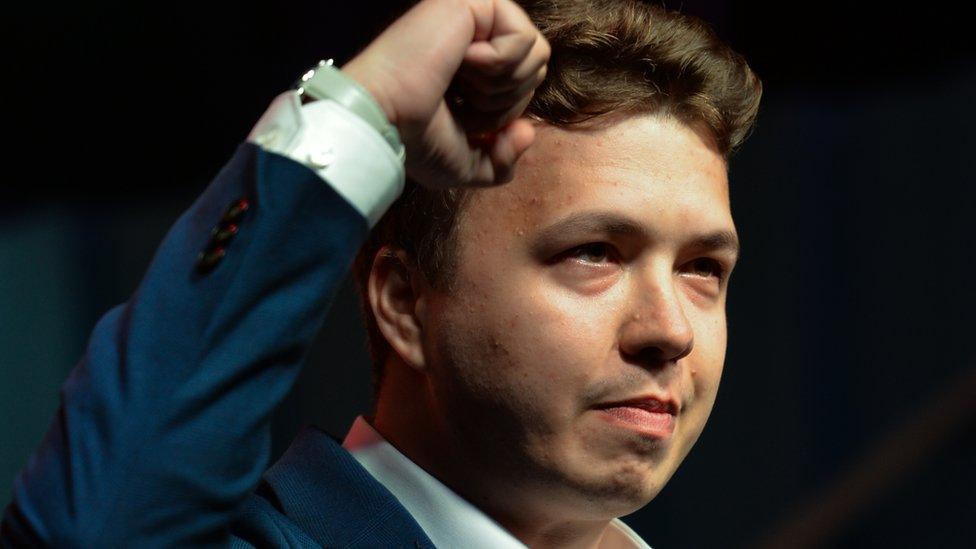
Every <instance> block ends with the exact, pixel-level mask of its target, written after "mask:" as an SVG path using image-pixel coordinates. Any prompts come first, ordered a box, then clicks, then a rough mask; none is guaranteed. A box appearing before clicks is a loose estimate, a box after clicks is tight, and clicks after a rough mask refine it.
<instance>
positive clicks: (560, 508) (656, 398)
mask: <svg viewBox="0 0 976 549" xmlns="http://www.w3.org/2000/svg"><path fill="white" fill-rule="evenodd" d="M615 120H617V121H616V122H614V123H613V124H610V125H608V126H606V127H603V128H602V129H592V130H584V131H580V130H578V129H577V130H562V129H557V128H554V127H552V126H547V125H542V126H538V127H537V136H536V141H535V144H534V145H533V146H532V147H531V148H530V149H529V151H528V152H527V153H526V154H525V156H523V158H521V159H520V160H519V164H518V171H517V177H516V179H515V180H514V181H512V182H511V183H509V184H506V185H502V186H499V187H494V188H490V189H483V190H480V191H478V192H477V193H475V195H474V196H473V197H472V198H471V200H470V202H469V203H468V204H467V206H466V207H465V209H464V211H463V214H462V216H461V219H460V220H459V226H458V231H459V232H458V241H459V245H458V246H459V249H458V269H457V272H456V279H455V286H454V289H453V290H452V291H450V292H437V293H434V294H432V295H429V296H428V297H427V298H426V300H425V303H424V305H423V306H424V307H425V308H426V313H425V314H424V318H425V322H426V324H425V326H424V330H423V338H424V339H423V348H424V355H425V361H426V363H427V373H428V374H427V375H428V377H429V382H430V388H431V391H432V393H433V395H434V398H433V399H432V401H433V406H435V407H436V408H437V410H436V415H437V417H439V418H441V419H440V420H441V421H443V425H442V426H441V429H440V430H441V431H442V434H441V436H443V437H444V439H445V440H444V443H445V444H447V445H449V446H450V447H452V448H454V451H455V452H457V453H458V454H456V457H458V458H459V459H462V460H464V461H465V462H466V463H465V464H463V467H464V468H466V469H467V470H469V471H471V472H472V474H473V475H475V476H478V477H480V479H479V478H472V479H471V482H473V483H475V484H477V483H479V482H486V483H491V484H492V485H493V486H494V487H495V488H497V489H500V490H503V493H504V494H507V497H508V498H509V499H508V502H507V503H504V504H503V506H505V505H507V506H509V507H511V504H512V503H513V502H514V501H516V500H517V501H519V502H524V503H525V505H527V506H528V507H533V506H536V507H537V506H538V505H543V506H544V507H543V508H544V509H547V510H549V511H551V512H552V513H553V514H554V515H562V516H565V514H566V513H572V514H573V515H574V516H587V517H592V518H594V519H602V518H607V517H613V516H620V515H623V514H626V513H629V512H632V511H634V510H636V509H638V508H640V507H641V506H643V505H645V504H646V503H647V502H648V501H650V500H651V499H652V498H653V497H654V496H655V495H656V494H657V493H658V492H659V491H660V489H661V488H662V487H663V486H664V484H665V483H666V482H667V481H668V479H669V478H670V477H671V475H672V474H673V473H674V471H675V470H676V469H677V467H678V465H679V464H680V463H681V461H682V459H684V457H685V455H686V454H687V453H688V451H689V450H690V449H691V447H692V445H693V444H694V443H695V441H696V440H697V439H698V436H699V434H700V433H701V431H702V428H703V427H704V425H705V421H706V419H707V418H708V415H709V412H710V411H711V409H712V404H713V403H714V401H715V394H716V391H717V389H718V384H719V378H720V377H721V373H722V364H723V361H724V357H725V347H726V322H725V299H726V287H727V284H726V278H725V277H726V276H727V273H728V272H729V271H730V270H731V268H732V266H733V265H734V263H735V258H736V250H735V228H734V225H733V223H732V216H731V213H730V210H729V196H728V183H727V178H726V166H725V163H724V161H723V159H722V157H721V155H720V154H719V153H718V152H717V151H716V149H714V148H713V147H712V146H711V145H710V141H708V139H707V138H704V137H703V134H699V133H696V132H695V131H693V130H692V129H690V128H689V127H688V126H686V125H683V124H681V123H679V122H676V121H674V120H671V119H665V118H661V117H658V116H651V115H639V116H623V117H618V118H616V119H615ZM482 492H483V491H482ZM475 503H476V504H482V505H484V506H487V507H492V506H493V505H492V502H475Z"/></svg>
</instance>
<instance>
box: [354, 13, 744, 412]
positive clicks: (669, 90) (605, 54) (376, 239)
mask: <svg viewBox="0 0 976 549" xmlns="http://www.w3.org/2000/svg"><path fill="white" fill-rule="evenodd" d="M519 3H520V4H521V5H522V7H523V8H524V9H525V10H526V12H527V13H528V14H529V17H530V18H531V19H532V21H533V22H534V23H535V25H536V26H537V27H538V28H539V30H540V31H542V34H543V35H544V36H545V37H546V39H547V40H548V41H549V45H550V46H551V47H552V54H551V57H550V60H549V65H548V71H547V74H546V80H545V81H544V82H543V83H542V84H541V85H540V86H539V87H538V88H537V89H536V91H535V95H534V97H533V98H532V102H531V103H530V104H529V106H528V108H527V109H526V112H525V116H528V117H530V118H533V119H535V120H538V121H542V122H545V123H548V124H551V125H556V126H562V127H570V126H573V125H577V124H580V123H582V122H585V121H587V120H590V119H593V118H596V117H599V116H601V115H604V114H608V113H615V112H634V113H661V114H663V115H666V116H672V117H674V118H676V119H678V120H680V121H682V122H684V123H686V124H689V125H704V127H705V128H707V129H708V130H709V132H710V133H711V136H712V137H713V138H714V139H715V143H716V144H717V146H718V148H719V151H720V152H721V153H722V155H723V156H724V157H725V158H726V159H728V158H729V156H730V155H731V154H732V153H733V152H734V151H735V150H736V149H737V147H738V146H739V145H740V144H741V143H742V142H743V141H744V140H745V138H746V136H747V135H748V133H749V131H750V129H751V128H752V126H753V122H754V121H755V118H756V114H757V112H758V110H759V99H760V96H761V95H762V83H761V82H760V81H759V79H758V78H757V76H756V75H755V74H754V73H753V72H752V70H751V69H750V68H749V66H748V65H747V64H746V61H745V59H744V58H743V57H742V56H741V55H739V54H737V53H736V52H734V51H732V49H730V48H729V46H727V45H726V44H725V43H723V42H722V41H721V40H720V39H719V38H718V37H717V36H716V35H715V33H714V31H712V29H711V28H710V27H709V26H708V24H707V23H705V22H704V21H702V20H701V19H698V18H696V17H694V16H690V15H685V14H681V13H679V12H676V11H669V10H667V9H666V8H664V7H663V6H658V5H652V4H649V3H645V2H641V1H639V0H528V1H521V2H519ZM470 194H471V191H470V190H467V189H460V188H454V189H448V190H440V191H437V190H431V189H427V188H425V187H422V186H420V185H417V184H416V183H414V182H411V181H409V180H408V181H407V186H406V188H405V190H404V192H403V194H402V195H401V196H400V198H399V199H397V201H396V202H394V203H393V205H392V206H391V207H390V209H389V210H388V211H387V212H386V214H385V215H384V216H383V218H382V219H381V220H380V221H379V223H378V224H377V225H376V227H374V228H373V230H372V232H371V234H370V236H369V238H368V240H367V241H366V243H365V244H364V245H363V247H362V248H361V249H360V251H359V255H358V256H357V257H356V261H355V265H354V267H353V272H354V274H355V276H356V279H357V282H358V285H359V290H360V297H361V304H362V309H363V317H364V318H365V320H366V328H367V332H368V335H369V345H370V354H371V356H372V359H373V364H374V369H373V384H374V393H375V392H376V391H377V390H378V389H379V384H380V381H381V378H382V374H383V365H384V364H385V363H386V360H387V359H388V358H389V353H390V352H391V351H392V349H391V348H390V346H389V344H388V343H387V341H386V339H385V338H384V337H383V334H382V333H381V332H380V330H379V328H378V327H377V324H376V319H375V318H374V316H373V313H372V309H371V307H370V305H369V301H368V294H367V292H368V290H367V284H368V281H369V274H370V270H371V268H372V264H373V260H374V258H375V256H376V253H377V252H378V251H379V250H380V248H381V247H383V246H384V245H389V246H391V247H392V248H394V249H400V250H403V251H405V252H406V253H407V255H408V257H409V258H410V259H411V261H412V262H413V263H414V265H416V266H417V267H418V268H419V271H420V273H421V274H422V276H424V278H425V279H426V281H427V282H428V283H429V284H431V285H432V286H433V287H435V288H438V289H442V290H446V291H450V289H451V285H452V281H453V277H454V271H455V267H456V264H455V262H456V260H457V257H456V256H457V254H456V251H457V242H456V231H455V228H456V225H457V223H456V222H457V219H458V215H459V213H460V212H461V210H462V209H463V208H464V205H465V203H466V198H467V197H468V196H469V195H470Z"/></svg>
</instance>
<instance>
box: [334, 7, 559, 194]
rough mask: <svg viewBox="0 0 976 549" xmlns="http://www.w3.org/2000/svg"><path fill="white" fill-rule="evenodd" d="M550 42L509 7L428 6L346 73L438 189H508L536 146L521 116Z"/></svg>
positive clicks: (413, 167)
mask: <svg viewBox="0 0 976 549" xmlns="http://www.w3.org/2000/svg"><path fill="white" fill-rule="evenodd" d="M549 53H550V49H549V43H548V42H547V41H546V39H545V38H544V37H543V36H542V34H541V33H540V32H539V30H538V29H537V28H536V27H535V26H534V25H533V24H532V22H531V21H530V20H529V18H528V16H527V15H526V13H525V11H523V10H522V8H521V7H519V6H518V5H517V4H515V3H514V2H512V1H511V0H424V1H422V2H420V3H419V4H417V5H416V6H414V7H413V8H411V9H410V11H408V12H407V13H405V14H404V15H403V16H402V17H400V18H399V19H397V20H396V21H395V22H394V23H393V24H392V25H390V26H389V27H388V28H386V29H385V30H384V31H383V32H382V34H380V35H379V36H378V37H377V38H376V39H375V40H373V42H371V43H370V44H369V45H368V46H367V47H366V48H365V49H364V50H363V51H362V52H361V53H359V54H358V55H357V56H356V57H354V58H353V59H352V60H351V61H349V62H348V63H346V64H345V65H344V66H343V67H342V71H343V72H344V73H346V74H347V75H349V76H351V77H352V78H353V79H355V80H356V81H357V82H359V83H360V84H361V85H362V86H363V87H364V88H366V90H367V91H369V92H370V94H372V95H373V97H374V98H375V99H376V101H377V102H378V103H379V104H380V106H381V107H382V108H383V110H384V111H385V112H386V115H387V117H388V118H389V119H390V122H391V123H393V124H394V125H395V126H396V127H397V129H398V130H399V132H400V137H401V139H402V140H403V143H404V145H405V146H406V151H407V161H406V169H407V174H408V175H409V176H410V177H411V178H412V179H414V180H415V181H417V182H418V183H420V184H422V185H425V186H428V187H432V188H445V187H451V186H488V185H496V184H500V183H504V182H507V181H509V180H510V179H511V177H512V172H513V167H514V164H515V161H516V160H517V159H518V158H519V156H521V155H522V153H523V152H525V150H526V149H527V148H528V147H529V145H530V144H531V143H532V140H533V138H534V135H535V133H534V130H533V126H532V124H531V122H529V121H528V120H526V119H521V118H519V117H520V116H521V114H522V112H523V111H524V110H525V107H526V106H527V105H528V104H529V101H530V100H531V98H532V94H533V92H534V91H535V88H536V87H537V86H538V85H539V84H540V83H542V80H543V78H545V75H546V63H547V62H548V60H549Z"/></svg>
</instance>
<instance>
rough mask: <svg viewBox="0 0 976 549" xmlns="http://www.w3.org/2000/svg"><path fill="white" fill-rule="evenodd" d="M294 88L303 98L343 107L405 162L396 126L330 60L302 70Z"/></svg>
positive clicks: (368, 96) (404, 151) (362, 90)
mask: <svg viewBox="0 0 976 549" xmlns="http://www.w3.org/2000/svg"><path fill="white" fill-rule="evenodd" d="M295 89H296V91H298V95H299V97H301V98H303V99H304V98H309V99H313V100H315V99H325V98H328V99H331V100H333V101H335V102H337V103H339V104H340V105H342V106H344V107H346V108H347V109H349V110H350V111H352V112H353V113H355V114H356V115H358V116H359V117H360V118H362V119H363V120H364V121H366V122H367V123H368V124H369V125H370V126H372V127H373V128H375V129H376V131H378V132H379V133H380V135H382V136H383V139H385V140H386V142H387V143H389V144H390V147H391V148H392V149H393V152H394V153H396V155H397V156H398V157H399V158H400V161H401V162H403V161H404V160H405V158H406V149H405V147H404V146H403V143H402V142H401V141H400V132H398V131H397V129H396V126H394V125H393V124H391V123H390V121H389V120H388V119H387V118H386V113H384V112H383V109H382V107H380V105H379V104H378V103H377V102H376V100H375V99H374V98H373V96H372V95H370V94H369V92H368V91H366V90H365V89H364V88H363V87H362V86H361V85H359V83H358V82H356V81H355V80H353V79H352V78H350V77H348V76H346V75H345V74H344V73H343V72H342V71H341V70H339V69H338V68H336V67H335V66H334V65H333V60H332V59H327V60H322V61H319V63H318V65H316V66H315V67H312V68H311V69H309V70H308V71H306V72H305V74H303V75H302V76H301V78H300V79H299V80H298V82H297V83H296V84H295Z"/></svg>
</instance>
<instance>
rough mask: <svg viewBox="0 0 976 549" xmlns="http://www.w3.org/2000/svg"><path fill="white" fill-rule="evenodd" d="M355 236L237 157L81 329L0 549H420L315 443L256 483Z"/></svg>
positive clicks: (292, 177) (403, 524)
mask: <svg viewBox="0 0 976 549" xmlns="http://www.w3.org/2000/svg"><path fill="white" fill-rule="evenodd" d="M241 199H245V200H247V201H248V204H249V207H248V208H247V209H246V210H243V209H242V208H240V207H237V208H234V207H233V205H234V204H238V205H239V201H240V200H241ZM228 206H230V208H228ZM215 229H216V230H215ZM367 232H368V227H367V225H366V221H365V219H364V218H363V217H362V216H361V215H360V214H359V213H358V212H357V211H356V210H355V209H354V208H353V207H352V206H350V205H349V204H348V203H347V202H345V201H344V199H343V198H342V197H340V196H339V195H338V194H337V193H336V192H335V191H333V190H332V188H331V187H330V186H329V185H328V184H326V183H324V182H323V181H322V180H321V179H320V178H319V177H318V176H317V175H316V174H315V173H314V172H312V171H311V170H309V169H308V168H306V167H304V166H302V165H300V164H298V163H296V162H294V161H292V160H290V159H287V158H285V157H282V156H279V155H276V154H272V153H267V152H265V151H263V150H262V149H260V148H258V147H257V146H255V145H252V144H247V143H245V144H243V145H241V146H240V147H239V148H238V150H237V152H236V154H235V155H234V157H233V158H232V159H231V161H230V162H229V163H228V164H227V166H225V167H224V169H223V170H222V171H221V172H220V174H219V175H218V176H217V177H216V179H215V180H214V181H213V182H212V183H211V184H210V185H209V186H208V187H207V189H206V191H205V192H204V193H203V194H202V195H201V196H200V197H199V199H197V201H196V202H195V203H194V204H193V205H192V206H191V207H190V209H189V210H188V211H187V212H185V213H184V214H183V215H182V216H181V217H180V218H179V220H178V221H177V222H176V224H175V225H174V226H173V227H172V228H171V229H170V231H169V233H168V234H167V235H166V237H165V239H164V240H163V242H162V244H161V245H160V247H159V249H158V251H157V252H156V255H155V256H154V258H153V260H152V263H151V264H150V266H149V269H148V271H147V272H146V274H145V277H144V278H143V280H142V281H141V283H140V284H139V287H138V289H137V290H136V291H135V293H134V294H133V295H132V297H131V298H130V299H129V301H128V302H126V303H125V304H123V305H120V306H118V307H116V308H114V309H112V310H110V311H109V312H108V313H106V314H105V316H103V317H102V318H101V319H100V320H99V322H98V323H97V325H96V326H95V329H94V331H93V332H92V334H91V337H90V340H89V342H88V346H87V349H86V352H85V355H84V357H83V358H82V359H81V361H80V362H79V363H78V365H77V366H76V367H75V369H74V370H73V371H72V373H71V375H70V377H69V378H68V380H67V381H66V382H65V384H64V386H63V387H62V390H61V406H60V408H59V409H58V411H57V414H56V416H55V418H54V420H53V421H52V424H51V426H50V428H49V430H48V433H47V435H46V436H45V438H44V440H43V442H42V443H41V445H40V447H39V448H38V449H37V450H36V451H35V453H34V454H33V455H32V456H31V458H30V460H29V462H28V464H27V466H26V467H25V469H24V470H23V472H22V473H21V474H20V476H18V478H17V479H16V481H15V482H14V498H13V501H12V502H11V503H10V505H9V506H8V507H7V509H6V510H5V512H4V516H3V522H2V526H0V541H2V544H3V545H4V546H43V545H55V546H59V547H62V546H63V547H112V546H127V547H134V546H138V547H151V546H197V545H234V546H241V547H248V546H256V547H267V546H275V547H278V546H286V547H307V546H328V547H431V546H432V544H431V542H430V540H429V539H428V538H427V536H426V535H425V534H424V533H423V531H422V530H421V529H420V527H419V526H418V525H417V523H416V521H414V520H413V518H412V517H411V516H410V515H409V514H408V513H407V512H406V510H405V509H404V508H403V507H402V506H401V505H400V503H399V502H398V501H397V500H396V499H395V498H394V497H393V496H392V495H391V494H390V493H389V492H388V491H387V490H386V489H385V488H384V487H383V486H382V485H380V484H379V483H378V482H377V481H376V480H375V479H373V478H372V477H371V476H370V475H369V473H367V472H366V471H365V470H364V469H363V468H362V467H361V466H360V465H359V464H358V463H357V462H356V461H355V460H354V459H353V458H352V456H351V455H350V454H349V453H348V452H346V451H345V450H343V449H342V448H341V447H340V446H339V445H338V444H336V442H334V441H333V440H332V439H331V438H329V437H328V436H327V435H325V434H324V433H322V432H319V431H316V430H314V429H306V430H305V431H303V432H302V433H301V434H300V435H299V437H298V438H297V439H296V441H295V442H294V444H293V445H292V446H291V448H289V450H288V451H287V452H286V454H285V456H284V457H283V458H282V459H281V460H280V461H279V462H278V463H277V464H275V465H274V466H273V467H271V468H270V469H269V470H268V471H267V472H266V473H264V474H263V476H262V472H263V471H264V469H265V467H266V465H267V461H268V456H269V451H270V434H269V419H270V416H271V413H272V410H273V409H274V407H275V406H276V405H277V404H278V403H279V402H280V401H281V400H282V399H283V398H284V396H285V394H286V393H287V391H288V390H289V388H290V387H291V385H292V383H293V382H294V380H295V378H296V376H297V375H298V371H299V368H300V365H301V363H302V359H303V358H304V356H305V354H306V352H307V350H308V347H309V345H310V342H311V340H312V337H313V336H314V335H315V333H316V331H317V330H318V329H319V327H320V326H321V324H322V322H323V320H324V317H325V313H326V310H327V308H328V305H329V302H330V300H331V298H332V295H333V293H334V292H335V290H336V287H337V285H338V283H339V282H340V281H341V279H342V278H343V276H344V275H345V273H346V270H347V269H348V267H349V266H350V264H351V262H352V259H353V257H354V255H355V253H356V251H357V249H358V248H359V246H360V244H361V243H362V242H363V240H364V239H365V237H366V235H367ZM203 250H205V251H206V253H205V255H204V256H203V260H200V259H199V258H198V254H199V253H201V251H203Z"/></svg>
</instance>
